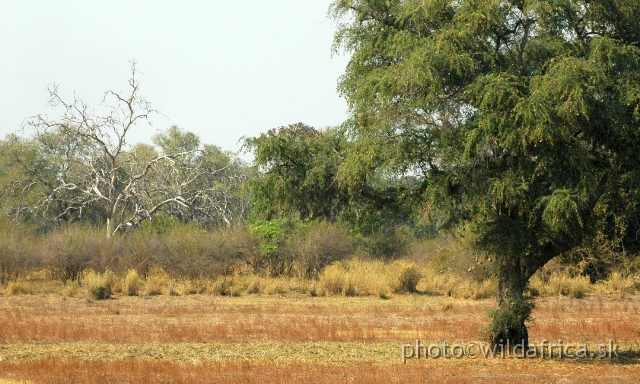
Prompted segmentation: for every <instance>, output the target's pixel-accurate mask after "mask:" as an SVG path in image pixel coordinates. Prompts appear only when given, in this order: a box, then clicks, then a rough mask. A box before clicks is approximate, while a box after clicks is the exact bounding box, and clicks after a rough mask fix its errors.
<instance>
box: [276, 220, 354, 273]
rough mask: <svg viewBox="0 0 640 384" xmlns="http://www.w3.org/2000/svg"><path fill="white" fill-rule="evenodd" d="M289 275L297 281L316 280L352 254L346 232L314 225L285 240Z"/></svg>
mask: <svg viewBox="0 0 640 384" xmlns="http://www.w3.org/2000/svg"><path fill="white" fill-rule="evenodd" d="M286 248H287V250H288V251H289V252H291V254H292V255H291V257H290V259H291V260H294V261H293V268H292V271H293V273H294V274H295V275H296V276H298V277H304V278H313V277H317V276H318V274H319V273H320V271H321V270H322V269H323V268H324V267H326V266H327V265H329V264H331V263H333V262H335V261H337V260H343V259H345V258H346V257H347V256H349V255H350V254H351V253H353V250H354V244H353V240H352V238H351V236H350V235H349V232H348V231H347V230H346V229H344V228H342V227H339V226H338V225H336V224H331V223H328V222H321V223H315V224H313V225H309V226H308V227H305V228H303V229H302V230H301V231H300V233H298V234H297V235H295V236H292V237H290V238H289V239H288V240H287V243H286Z"/></svg>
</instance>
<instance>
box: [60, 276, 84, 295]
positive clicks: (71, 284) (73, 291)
mask: <svg viewBox="0 0 640 384" xmlns="http://www.w3.org/2000/svg"><path fill="white" fill-rule="evenodd" d="M78 292H80V283H78V281H77V280H67V281H65V283H64V288H63V289H62V294H63V295H64V296H67V297H74V296H77V295H78Z"/></svg>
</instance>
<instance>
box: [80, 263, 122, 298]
mask: <svg viewBox="0 0 640 384" xmlns="http://www.w3.org/2000/svg"><path fill="white" fill-rule="evenodd" d="M115 282H116V275H115V274H114V273H113V272H111V271H109V270H107V271H105V272H104V273H102V274H100V273H98V272H95V271H93V270H90V271H89V272H88V273H87V274H86V276H85V277H84V279H83V283H84V285H85V286H86V287H87V291H88V292H89V294H90V295H91V297H93V298H94V299H96V300H107V299H109V298H111V295H112V294H113V287H114V285H115Z"/></svg>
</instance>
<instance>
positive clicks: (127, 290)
mask: <svg viewBox="0 0 640 384" xmlns="http://www.w3.org/2000/svg"><path fill="white" fill-rule="evenodd" d="M140 286H141V281H140V275H138V271H136V270H135V269H130V270H129V271H128V272H127V275H126V276H125V277H124V279H123V280H122V294H123V295H126V296H138V292H139V291H140Z"/></svg>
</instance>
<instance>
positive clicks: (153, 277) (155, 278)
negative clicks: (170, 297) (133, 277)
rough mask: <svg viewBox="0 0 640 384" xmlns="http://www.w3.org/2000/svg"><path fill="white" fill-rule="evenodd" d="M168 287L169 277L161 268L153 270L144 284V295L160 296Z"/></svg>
mask: <svg viewBox="0 0 640 384" xmlns="http://www.w3.org/2000/svg"><path fill="white" fill-rule="evenodd" d="M168 285H169V275H168V274H167V273H166V272H165V271H164V270H163V269H161V268H153V269H151V270H150V271H149V274H148V275H147V279H146V280H145V282H144V293H145V294H146V295H148V296H155V295H162V293H163V291H164V290H165V289H168ZM167 293H168V291H167Z"/></svg>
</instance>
